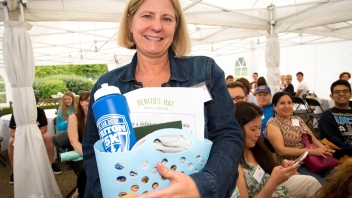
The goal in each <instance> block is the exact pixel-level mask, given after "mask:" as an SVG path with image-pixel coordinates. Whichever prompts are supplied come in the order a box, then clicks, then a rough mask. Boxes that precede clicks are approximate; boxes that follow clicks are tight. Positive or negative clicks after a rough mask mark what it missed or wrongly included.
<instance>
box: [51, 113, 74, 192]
mask: <svg viewBox="0 0 352 198" xmlns="http://www.w3.org/2000/svg"><path fill="white" fill-rule="evenodd" d="M54 120H56V119H54ZM55 127H56V126H55ZM52 140H53V144H54V146H55V148H56V152H57V154H58V155H57V161H58V164H60V163H61V154H60V149H61V148H67V147H68V146H69V145H70V139H69V138H68V134H67V132H66V131H65V132H61V133H56V134H55V135H54V136H53V137H52ZM58 166H59V165H58ZM74 172H75V174H76V175H77V172H76V171H74ZM75 191H76V186H75V187H74V188H73V189H72V190H71V192H70V193H69V194H68V195H67V197H66V198H69V197H70V196H71V195H72V194H73V193H74V192H75Z"/></svg>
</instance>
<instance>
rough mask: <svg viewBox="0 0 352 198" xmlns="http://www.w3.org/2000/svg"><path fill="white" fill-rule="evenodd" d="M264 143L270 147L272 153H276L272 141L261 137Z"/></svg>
mask: <svg viewBox="0 0 352 198" xmlns="http://www.w3.org/2000/svg"><path fill="white" fill-rule="evenodd" d="M261 139H262V141H263V143H264V144H265V145H266V147H268V149H269V150H270V151H271V153H275V149H274V147H273V145H271V143H270V141H269V140H268V138H266V137H261Z"/></svg>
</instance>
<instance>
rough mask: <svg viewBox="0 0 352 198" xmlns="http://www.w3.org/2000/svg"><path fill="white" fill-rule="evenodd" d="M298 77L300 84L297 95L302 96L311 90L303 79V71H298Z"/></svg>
mask: <svg viewBox="0 0 352 198" xmlns="http://www.w3.org/2000/svg"><path fill="white" fill-rule="evenodd" d="M296 77H297V80H298V82H299V84H298V86H297V91H296V95H295V96H297V97H300V98H302V95H303V94H305V93H307V92H308V91H309V89H308V85H307V83H306V82H305V81H304V80H303V73H302V72H297V74H296Z"/></svg>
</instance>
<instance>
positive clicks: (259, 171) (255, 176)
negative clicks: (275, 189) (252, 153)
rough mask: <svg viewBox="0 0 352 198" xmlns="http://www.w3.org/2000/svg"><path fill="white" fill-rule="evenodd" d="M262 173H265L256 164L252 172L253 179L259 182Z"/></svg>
mask: <svg viewBox="0 0 352 198" xmlns="http://www.w3.org/2000/svg"><path fill="white" fill-rule="evenodd" d="M264 174H265V172H264V170H263V169H262V168H261V167H260V166H259V164H258V166H257V168H256V169H255V172H254V174H253V177H254V179H255V180H257V182H258V183H260V181H262V178H263V176H264Z"/></svg>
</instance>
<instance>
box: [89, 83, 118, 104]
mask: <svg viewBox="0 0 352 198" xmlns="http://www.w3.org/2000/svg"><path fill="white" fill-rule="evenodd" d="M110 94H121V92H120V89H119V88H118V87H115V86H109V85H108V83H103V84H102V85H101V88H100V89H98V90H97V91H96V92H95V93H94V100H95V101H97V100H98V99H99V98H101V97H103V96H107V95H110Z"/></svg>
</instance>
